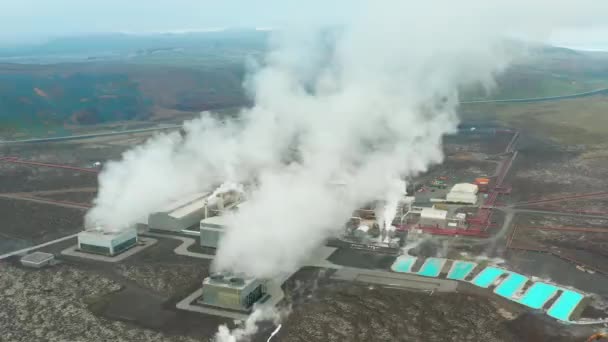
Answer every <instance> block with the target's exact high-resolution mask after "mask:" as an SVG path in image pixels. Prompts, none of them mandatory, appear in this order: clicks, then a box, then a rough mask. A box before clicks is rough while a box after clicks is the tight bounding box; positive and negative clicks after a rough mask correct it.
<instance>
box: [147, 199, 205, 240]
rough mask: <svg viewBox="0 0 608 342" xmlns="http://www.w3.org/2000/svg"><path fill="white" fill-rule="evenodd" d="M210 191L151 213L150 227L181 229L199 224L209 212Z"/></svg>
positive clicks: (180, 200)
mask: <svg viewBox="0 0 608 342" xmlns="http://www.w3.org/2000/svg"><path fill="white" fill-rule="evenodd" d="M209 195H210V193H196V194H192V195H190V196H186V197H184V198H181V199H179V200H177V201H175V202H173V203H171V204H169V205H167V206H166V207H165V208H163V209H162V210H160V211H158V212H155V213H153V214H150V216H149V217H148V226H149V227H150V229H161V230H170V231H180V230H184V229H187V228H189V227H192V226H194V225H197V224H198V223H199V222H200V221H201V220H202V219H203V218H205V217H206V216H205V213H206V212H207V210H208V208H207V199H208V197H209Z"/></svg>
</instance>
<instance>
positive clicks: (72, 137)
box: [0, 125, 182, 145]
mask: <svg viewBox="0 0 608 342" xmlns="http://www.w3.org/2000/svg"><path fill="white" fill-rule="evenodd" d="M178 128H182V125H172V126H164V127H155V128H140V129H131V130H126V131H120V132H107V133H93V134H80V135H68V136H63V137H52V138H39V139H24V140H8V141H3V140H0V145H14V144H36V143H47V142H59V141H69V140H80V139H89V138H98V137H110V136H114V135H124V134H132V133H143V132H154V131H164V130H168V129H178Z"/></svg>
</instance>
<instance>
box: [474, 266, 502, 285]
mask: <svg viewBox="0 0 608 342" xmlns="http://www.w3.org/2000/svg"><path fill="white" fill-rule="evenodd" d="M504 273H505V271H504V270H501V269H500V268H496V267H486V268H485V269H484V270H483V271H481V272H480V273H479V274H478V275H477V276H476V277H475V279H473V281H472V282H473V284H475V285H477V286H479V287H483V288H488V286H490V285H492V283H493V282H494V281H496V279H498V277H500V276H501V275H502V274H504Z"/></svg>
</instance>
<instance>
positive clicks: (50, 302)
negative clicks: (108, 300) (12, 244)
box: [0, 263, 197, 342]
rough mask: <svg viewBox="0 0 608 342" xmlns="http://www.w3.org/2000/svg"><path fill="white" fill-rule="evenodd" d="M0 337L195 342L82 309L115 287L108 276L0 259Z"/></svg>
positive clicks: (28, 340) (15, 340)
mask: <svg viewBox="0 0 608 342" xmlns="http://www.w3.org/2000/svg"><path fill="white" fill-rule="evenodd" d="M0 273H1V274H2V276H1V277H0V302H1V303H2V305H0V331H2V336H0V341H10V342H19V341H23V342H32V341H71V342H78V341H87V342H88V341H124V342H134V341H180V342H181V341H197V339H193V338H187V337H180V336H172V337H170V338H169V337H168V336H166V335H163V334H161V333H158V332H154V331H152V330H147V329H142V328H139V327H136V326H132V325H129V324H126V323H123V322H120V321H109V320H106V319H104V318H100V317H97V316H95V315H93V313H91V311H89V309H88V304H90V305H94V303H96V301H97V300H98V299H99V298H101V297H103V296H104V295H106V294H108V293H111V292H115V291H118V290H120V288H121V287H120V285H118V284H117V283H116V282H113V281H112V280H109V279H107V278H104V277H102V276H99V275H98V274H94V273H92V272H87V271H83V270H80V269H76V268H71V267H68V266H55V267H52V268H47V269H43V270H36V271H30V270H24V269H21V268H18V267H15V266H12V265H10V264H7V263H0Z"/></svg>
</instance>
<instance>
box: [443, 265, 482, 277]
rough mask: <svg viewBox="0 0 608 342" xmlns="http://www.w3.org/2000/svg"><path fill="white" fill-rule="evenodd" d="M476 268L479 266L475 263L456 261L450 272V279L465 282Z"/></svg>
mask: <svg viewBox="0 0 608 342" xmlns="http://www.w3.org/2000/svg"><path fill="white" fill-rule="evenodd" d="M475 266H477V264H476V263H474V262H469V261H454V263H453V264H452V268H451V269H450V272H448V279H454V280H464V278H466V277H467V276H468V275H469V273H471V271H472V270H473V269H474V268H475Z"/></svg>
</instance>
